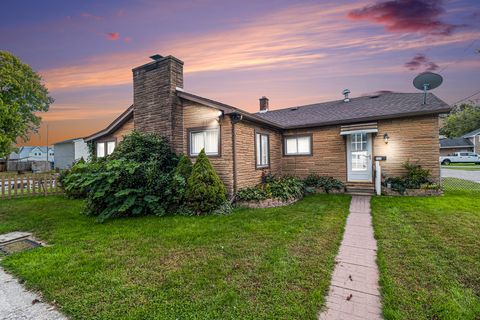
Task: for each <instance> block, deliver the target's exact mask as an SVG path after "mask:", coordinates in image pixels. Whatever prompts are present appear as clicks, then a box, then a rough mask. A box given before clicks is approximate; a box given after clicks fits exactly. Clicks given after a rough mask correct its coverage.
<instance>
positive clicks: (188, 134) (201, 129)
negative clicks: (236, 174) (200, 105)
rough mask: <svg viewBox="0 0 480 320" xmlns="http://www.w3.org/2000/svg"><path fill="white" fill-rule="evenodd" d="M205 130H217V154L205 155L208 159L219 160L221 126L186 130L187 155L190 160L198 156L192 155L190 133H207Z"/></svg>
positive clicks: (220, 153)
mask: <svg viewBox="0 0 480 320" xmlns="http://www.w3.org/2000/svg"><path fill="white" fill-rule="evenodd" d="M207 130H218V152H217V154H207V153H206V152H205V154H206V155H207V157H209V158H220V157H221V156H222V126H220V125H219V126H215V127H212V126H204V127H194V128H188V129H187V154H188V156H189V157H190V158H196V157H198V154H192V149H191V145H192V133H196V132H202V131H207Z"/></svg>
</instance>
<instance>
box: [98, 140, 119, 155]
mask: <svg viewBox="0 0 480 320" xmlns="http://www.w3.org/2000/svg"><path fill="white" fill-rule="evenodd" d="M109 142H113V143H115V147H114V148H113V151H115V149H116V148H117V146H118V143H117V138H112V139H101V140H97V141H95V157H96V158H105V157H108V156H109V155H110V154H108V152H107V151H108V143H109ZM99 143H103V144H104V145H103V157H99V156H98V144H99Z"/></svg>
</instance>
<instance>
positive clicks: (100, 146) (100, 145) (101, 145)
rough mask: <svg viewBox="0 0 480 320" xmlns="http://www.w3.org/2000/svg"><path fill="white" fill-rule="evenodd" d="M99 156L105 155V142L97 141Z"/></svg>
mask: <svg viewBox="0 0 480 320" xmlns="http://www.w3.org/2000/svg"><path fill="white" fill-rule="evenodd" d="M97 157H98V158H101V157H105V142H97Z"/></svg>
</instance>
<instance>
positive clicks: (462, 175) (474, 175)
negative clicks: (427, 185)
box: [441, 168, 480, 183]
mask: <svg viewBox="0 0 480 320" xmlns="http://www.w3.org/2000/svg"><path fill="white" fill-rule="evenodd" d="M441 173H442V178H458V179H464V180H470V181H474V182H478V183H480V170H479V171H468V170H456V169H444V168H442V169H441Z"/></svg>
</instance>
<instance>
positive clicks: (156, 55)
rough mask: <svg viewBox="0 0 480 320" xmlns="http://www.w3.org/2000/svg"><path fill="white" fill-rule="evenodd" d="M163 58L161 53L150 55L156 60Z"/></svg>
mask: <svg viewBox="0 0 480 320" xmlns="http://www.w3.org/2000/svg"><path fill="white" fill-rule="evenodd" d="M162 58H163V57H162V56H161V55H159V54H154V55H153V56H150V59H152V60H155V61H157V60H160V59H162Z"/></svg>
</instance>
